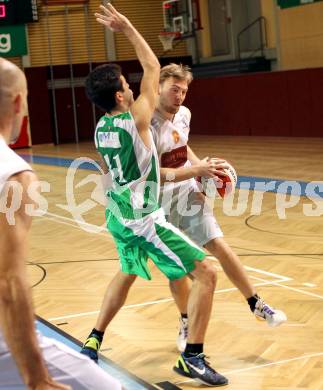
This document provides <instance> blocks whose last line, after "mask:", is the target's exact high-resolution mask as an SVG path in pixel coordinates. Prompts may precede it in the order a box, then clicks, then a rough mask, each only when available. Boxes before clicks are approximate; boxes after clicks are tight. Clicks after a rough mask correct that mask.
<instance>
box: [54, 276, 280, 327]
mask: <svg viewBox="0 0 323 390" xmlns="http://www.w3.org/2000/svg"><path fill="white" fill-rule="evenodd" d="M275 283H276V282H275ZM270 284H273V282H271V281H268V282H267V281H265V280H264V282H263V283H256V284H254V286H255V287H259V286H267V285H270ZM234 290H237V288H236V287H232V288H225V289H222V290H216V291H214V294H219V293H223V292H228V291H234ZM173 300H174V299H173V298H165V299H158V300H157V301H148V302H143V303H134V304H132V305H125V306H122V308H121V310H122V309H131V308H133V307H142V306H149V305H156V304H159V303H165V302H171V301H173ZM99 312H100V311H99V310H95V311H88V312H84V313H76V314H68V315H66V316H62V317H53V318H48V321H58V320H65V319H68V318H77V317H86V316H90V315H94V314H98V313H99Z"/></svg>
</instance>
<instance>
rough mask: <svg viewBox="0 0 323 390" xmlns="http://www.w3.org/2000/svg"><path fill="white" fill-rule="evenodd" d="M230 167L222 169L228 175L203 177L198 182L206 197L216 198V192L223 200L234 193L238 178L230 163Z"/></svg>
mask: <svg viewBox="0 0 323 390" xmlns="http://www.w3.org/2000/svg"><path fill="white" fill-rule="evenodd" d="M228 165H229V167H228V168H225V169H221V170H222V171H223V172H225V173H226V175H223V176H219V177H216V178H209V177H201V178H200V180H198V181H200V182H201V184H202V189H203V192H204V193H205V195H206V196H209V197H211V198H214V197H215V195H216V192H218V194H219V195H220V196H221V198H224V197H225V196H228V195H230V194H231V193H232V192H234V190H235V188H236V185H237V181H238V176H237V172H236V170H235V169H234V168H233V166H232V165H231V164H230V163H228Z"/></svg>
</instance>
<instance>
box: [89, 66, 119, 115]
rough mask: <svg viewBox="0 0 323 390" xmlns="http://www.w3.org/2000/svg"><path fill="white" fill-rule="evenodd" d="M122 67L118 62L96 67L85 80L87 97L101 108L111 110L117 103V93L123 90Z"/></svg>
mask: <svg viewBox="0 0 323 390" xmlns="http://www.w3.org/2000/svg"><path fill="white" fill-rule="evenodd" d="M120 76H121V68H120V66H119V65H117V64H105V65H100V66H98V67H96V68H95V69H94V70H93V71H92V72H91V73H90V74H89V75H88V76H87V78H86V80H85V90H86V94H87V97H88V98H89V99H90V100H91V102H92V103H94V104H95V105H96V106H98V107H99V108H101V110H103V111H106V112H110V111H111V110H112V109H113V108H114V107H115V105H116V100H115V94H116V92H117V91H123V87H122V82H121V80H120Z"/></svg>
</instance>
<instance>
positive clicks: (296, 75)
mask: <svg viewBox="0 0 323 390" xmlns="http://www.w3.org/2000/svg"><path fill="white" fill-rule="evenodd" d="M185 104H186V105H187V106H188V107H189V108H190V109H191V110H192V124H191V131H192V133H195V134H219V135H260V136H261V135H265V136H293V137H295V136H301V137H305V136H310V137H311V136H312V137H322V136H323V68H320V69H304V70H293V71H282V72H271V73H257V74H248V75H238V76H229V77H218V78H210V79H196V80H194V81H193V82H192V84H191V86H190V90H189V92H188V96H187V100H186V102H185Z"/></svg>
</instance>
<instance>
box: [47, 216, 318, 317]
mask: <svg viewBox="0 0 323 390" xmlns="http://www.w3.org/2000/svg"><path fill="white" fill-rule="evenodd" d="M44 215H49V216H50V217H53V218H54V219H57V220H56V221H57V222H59V223H62V222H63V221H61V220H60V219H62V220H64V221H69V223H67V222H65V223H64V224H68V225H71V226H73V227H76V228H78V229H79V228H80V227H79V226H77V225H75V224H76V223H80V224H84V225H87V226H92V227H97V225H92V224H88V223H87V222H83V221H75V220H74V219H72V218H68V217H64V216H61V215H59V214H54V213H50V212H46V213H45V214H44ZM70 222H72V223H70ZM107 233H108V235H110V233H109V232H101V233H99V234H104V235H106V234H107ZM209 257H213V256H209ZM213 258H214V257H213ZM245 268H246V269H249V270H252V271H255V272H259V273H263V274H264V275H268V276H275V277H278V278H280V279H284V280H279V281H271V282H268V281H266V280H264V279H260V278H259V280H260V281H262V282H264V283H265V284H266V285H276V286H278V287H281V288H286V289H289V290H292V291H296V292H298V293H301V294H304V295H309V296H313V297H315V298H319V299H323V296H321V295H318V294H314V293H311V292H309V291H305V290H300V289H297V288H294V287H290V286H285V285H284V284H280V283H279V282H280V281H282V282H283V281H288V280H289V281H290V280H293V279H291V278H288V277H285V276H282V275H278V274H274V273H272V272H267V271H263V270H260V269H257V268H254V267H248V266H245ZM254 278H255V277H254ZM233 289H236V288H233ZM218 292H223V291H221V290H218ZM170 299H171V298H170ZM63 318H66V317H59V318H58V319H63ZM69 318H70V317H69ZM50 320H53V319H50Z"/></svg>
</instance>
